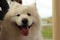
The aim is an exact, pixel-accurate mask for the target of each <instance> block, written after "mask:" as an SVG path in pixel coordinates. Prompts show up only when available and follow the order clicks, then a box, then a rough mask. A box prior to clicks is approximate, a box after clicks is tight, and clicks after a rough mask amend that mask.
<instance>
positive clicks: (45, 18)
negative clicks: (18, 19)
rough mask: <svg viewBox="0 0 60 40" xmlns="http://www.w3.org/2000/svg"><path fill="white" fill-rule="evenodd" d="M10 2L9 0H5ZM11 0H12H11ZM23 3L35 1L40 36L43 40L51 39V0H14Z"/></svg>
mask: <svg viewBox="0 0 60 40" xmlns="http://www.w3.org/2000/svg"><path fill="white" fill-rule="evenodd" d="M7 1H8V3H9V4H10V0H7ZM12 1H13V0H12ZM16 1H18V2H19V3H22V4H23V5H29V4H32V3H36V7H37V9H38V13H39V15H40V19H41V22H42V36H43V38H44V40H52V37H53V36H52V35H53V31H52V0H22V2H21V0H16Z"/></svg>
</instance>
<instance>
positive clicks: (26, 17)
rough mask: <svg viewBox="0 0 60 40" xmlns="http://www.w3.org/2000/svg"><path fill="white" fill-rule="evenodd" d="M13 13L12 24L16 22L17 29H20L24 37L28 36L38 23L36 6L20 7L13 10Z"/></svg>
mask: <svg viewBox="0 0 60 40" xmlns="http://www.w3.org/2000/svg"><path fill="white" fill-rule="evenodd" d="M10 12H11V14H10V15H11V19H10V20H11V22H14V24H15V25H16V27H18V28H19V29H20V30H21V31H22V34H23V35H24V36H27V35H28V33H29V29H30V28H31V27H32V26H33V25H34V24H36V23H37V21H38V20H37V19H38V14H37V10H36V6H35V4H33V5H31V6H21V7H20V6H19V7H17V8H13V10H11V11H10Z"/></svg>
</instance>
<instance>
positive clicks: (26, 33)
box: [21, 27, 29, 36]
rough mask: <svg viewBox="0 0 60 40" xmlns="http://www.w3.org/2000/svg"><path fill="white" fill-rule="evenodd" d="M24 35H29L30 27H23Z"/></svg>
mask: <svg viewBox="0 0 60 40" xmlns="http://www.w3.org/2000/svg"><path fill="white" fill-rule="evenodd" d="M21 31H22V35H24V36H27V35H28V33H29V29H28V27H26V28H22V30H21Z"/></svg>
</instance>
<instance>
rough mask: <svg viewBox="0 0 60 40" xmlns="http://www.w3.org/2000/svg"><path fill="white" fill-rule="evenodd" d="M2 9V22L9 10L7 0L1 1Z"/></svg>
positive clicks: (0, 13)
mask: <svg viewBox="0 0 60 40" xmlns="http://www.w3.org/2000/svg"><path fill="white" fill-rule="evenodd" d="M0 7H1V9H2V11H0V20H3V18H4V16H5V14H6V13H7V11H8V9H9V5H8V3H7V1H6V0H0Z"/></svg>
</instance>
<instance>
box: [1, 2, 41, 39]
mask: <svg viewBox="0 0 60 40" xmlns="http://www.w3.org/2000/svg"><path fill="white" fill-rule="evenodd" d="M28 12H29V13H30V14H31V16H28V15H27V13H28ZM17 14H20V16H19V17H17V16H16V15H17ZM23 18H27V19H28V22H29V25H31V24H32V22H34V24H33V26H32V27H31V28H30V29H29V35H28V36H22V35H21V32H20V30H19V29H18V28H17V27H16V26H15V25H14V24H13V22H16V23H17V24H18V25H21V24H22V23H21V20H22V19H23ZM1 27H2V32H1V40H41V33H40V31H41V27H40V18H39V15H38V13H37V9H36V6H35V5H34V4H32V5H29V6H23V5H20V4H19V3H16V2H14V3H11V6H10V9H9V11H8V13H7V14H6V15H5V18H4V21H3V22H2V25H1Z"/></svg>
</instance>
